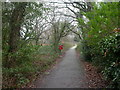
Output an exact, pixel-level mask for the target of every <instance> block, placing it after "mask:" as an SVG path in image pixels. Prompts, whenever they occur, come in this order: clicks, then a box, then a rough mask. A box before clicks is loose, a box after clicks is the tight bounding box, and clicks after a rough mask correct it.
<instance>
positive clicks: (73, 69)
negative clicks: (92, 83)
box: [36, 46, 87, 88]
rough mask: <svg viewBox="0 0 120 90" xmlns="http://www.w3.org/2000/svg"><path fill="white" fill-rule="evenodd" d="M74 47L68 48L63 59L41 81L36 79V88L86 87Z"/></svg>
mask: <svg viewBox="0 0 120 90" xmlns="http://www.w3.org/2000/svg"><path fill="white" fill-rule="evenodd" d="M75 48H76V46H74V47H72V48H70V49H69V50H68V51H67V52H66V55H65V56H64V57H63V60H62V61H61V62H60V63H59V64H58V65H56V66H55V67H54V68H53V69H52V70H51V71H50V73H49V75H46V76H45V77H44V78H43V79H42V81H41V80H37V82H36V88H87V84H86V77H85V72H84V69H83V65H82V62H81V61H80V59H79V57H78V56H77V53H76V51H75Z"/></svg>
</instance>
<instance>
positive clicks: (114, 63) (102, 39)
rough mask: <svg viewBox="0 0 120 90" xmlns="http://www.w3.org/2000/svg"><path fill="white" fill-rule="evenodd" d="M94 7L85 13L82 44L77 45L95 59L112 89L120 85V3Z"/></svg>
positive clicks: (85, 53) (93, 61) (85, 55)
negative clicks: (85, 20) (85, 19)
mask: <svg viewBox="0 0 120 90" xmlns="http://www.w3.org/2000/svg"><path fill="white" fill-rule="evenodd" d="M92 4H93V7H92V10H91V11H89V12H86V13H85V12H83V15H85V16H86V18H87V19H88V21H87V23H85V22H84V21H81V18H80V19H78V22H79V24H80V25H81V23H82V24H83V25H84V26H86V27H84V28H83V31H84V32H85V33H84V32H83V37H84V38H83V40H82V41H81V43H82V44H80V45H79V46H78V48H79V49H80V50H81V51H82V54H83V55H84V57H85V60H87V61H90V62H92V63H93V64H94V65H95V66H96V67H98V68H99V70H100V71H101V72H102V73H103V75H104V77H105V79H106V80H108V82H109V85H108V86H107V87H110V88H120V78H119V77H120V67H119V66H120V61H119V60H120V56H119V54H120V28H119V25H120V12H119V10H120V3H119V2H108V3H97V4H95V3H92Z"/></svg>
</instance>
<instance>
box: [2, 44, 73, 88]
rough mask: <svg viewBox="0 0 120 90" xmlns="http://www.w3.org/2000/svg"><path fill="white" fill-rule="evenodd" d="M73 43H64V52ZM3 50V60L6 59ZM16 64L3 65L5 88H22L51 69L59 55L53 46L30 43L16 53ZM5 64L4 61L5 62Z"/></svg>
mask: <svg viewBox="0 0 120 90" xmlns="http://www.w3.org/2000/svg"><path fill="white" fill-rule="evenodd" d="M71 46H72V45H71V44H70V43H64V49H63V52H65V51H66V50H68V48H70V47H71ZM4 55H5V53H4V52H3V61H4ZM15 57H17V61H16V66H14V67H11V68H5V67H4V66H3V88H21V87H24V86H26V85H27V84H28V83H30V82H32V81H33V80H34V79H35V78H36V77H37V76H38V75H40V74H42V73H43V72H44V71H45V70H47V69H49V68H50V66H51V65H52V64H54V63H55V61H56V59H57V58H58V57H59V53H55V52H54V50H53V48H52V46H40V45H28V46H27V47H24V48H21V49H20V50H19V51H18V52H17V53H16V54H15ZM3 64H4V62H3Z"/></svg>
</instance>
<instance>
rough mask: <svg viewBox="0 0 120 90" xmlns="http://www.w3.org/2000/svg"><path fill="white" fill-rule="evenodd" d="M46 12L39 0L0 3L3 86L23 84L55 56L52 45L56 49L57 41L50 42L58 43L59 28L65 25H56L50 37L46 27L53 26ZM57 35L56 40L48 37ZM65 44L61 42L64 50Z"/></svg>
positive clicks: (42, 70)
mask: <svg viewBox="0 0 120 90" xmlns="http://www.w3.org/2000/svg"><path fill="white" fill-rule="evenodd" d="M49 12H50V8H47V7H43V4H42V3H39V2H38V3H36V2H3V3H2V21H3V22H2V26H3V28H2V34H3V37H2V39H3V40H2V44H3V45H2V63H3V64H2V71H3V84H2V86H3V88H21V87H24V86H25V85H26V84H27V83H30V82H31V81H33V79H34V78H35V77H36V75H38V74H41V73H42V72H44V71H45V70H46V69H48V68H49V67H50V66H51V65H52V64H54V62H55V60H56V59H57V58H58V56H59V53H58V52H55V49H54V48H56V49H57V50H58V45H57V46H54V43H57V44H58V43H61V38H62V37H63V33H60V32H64V30H65V29H66V27H64V26H65V25H64V26H63V25H57V31H60V32H58V33H57V35H58V36H56V37H54V38H51V37H52V35H54V34H53V32H52V30H50V29H53V28H51V27H52V26H51V25H50V24H49V22H47V20H46V19H47V16H46V15H47V13H49ZM43 13H44V15H43ZM52 18H55V16H54V17H52ZM46 22H47V23H46ZM53 22H54V21H53V20H52V21H51V23H53ZM56 22H57V21H55V23H56ZM63 22H64V21H63ZM61 23H62V22H61ZM46 25H47V26H48V27H47V30H46ZM60 29H61V30H60ZM65 34H66V35H67V33H65ZM59 36H60V37H59ZM58 37H59V41H58V42H56V41H54V40H52V39H58ZM69 47H70V46H69V44H68V43H64V48H65V49H64V51H65V50H67V49H68V48H69ZM64 51H63V52H64Z"/></svg>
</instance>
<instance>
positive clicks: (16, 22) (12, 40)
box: [7, 2, 27, 66]
mask: <svg viewBox="0 0 120 90" xmlns="http://www.w3.org/2000/svg"><path fill="white" fill-rule="evenodd" d="M13 4H14V5H15V9H14V10H13V12H12V16H11V20H10V34H9V43H8V44H9V50H8V53H12V54H14V53H16V51H17V50H18V46H19V40H20V29H21V24H22V23H23V20H24V16H25V15H24V13H25V8H26V5H27V3H25V2H22V3H21V2H19V3H13ZM15 59H16V58H15V57H11V58H10V57H8V64H7V66H11V65H10V63H13V62H15Z"/></svg>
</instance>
